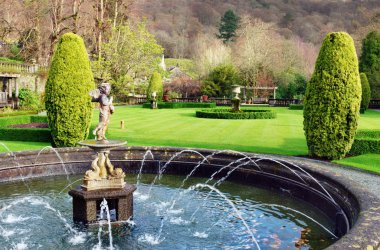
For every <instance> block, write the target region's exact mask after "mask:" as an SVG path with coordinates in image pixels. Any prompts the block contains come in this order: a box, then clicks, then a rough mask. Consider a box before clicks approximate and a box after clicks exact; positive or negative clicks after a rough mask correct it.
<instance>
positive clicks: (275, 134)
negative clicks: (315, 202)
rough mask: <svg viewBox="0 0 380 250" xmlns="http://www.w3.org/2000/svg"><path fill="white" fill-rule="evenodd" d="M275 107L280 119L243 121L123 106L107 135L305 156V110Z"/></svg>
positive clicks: (131, 141) (131, 142) (157, 143)
mask: <svg viewBox="0 0 380 250" xmlns="http://www.w3.org/2000/svg"><path fill="white" fill-rule="evenodd" d="M258 109H260V108H258ZM263 109H268V108H267V107H266V108H263ZM272 109H273V110H275V112H277V114H278V115H277V116H278V117H277V119H273V120H244V121H242V120H216V119H200V118H196V117H195V109H176V110H164V109H158V110H151V109H142V108H137V107H127V108H126V107H120V108H117V109H116V111H115V113H114V115H113V116H112V118H111V119H112V123H111V124H110V126H109V130H108V137H109V138H112V139H120V140H127V141H128V145H146V146H148V145H149V146H150V145H152V146H176V147H196V148H210V149H232V150H239V151H250V152H258V153H272V154H284V155H306V154H307V147H306V141H305V138H304V135H303V129H302V111H288V110H287V108H272ZM97 114H98V113H96V114H95V115H94V120H93V125H95V124H96V122H97V116H98V115H97ZM121 120H125V124H126V125H125V126H126V127H125V129H124V130H122V129H120V125H119V124H120V121H121Z"/></svg>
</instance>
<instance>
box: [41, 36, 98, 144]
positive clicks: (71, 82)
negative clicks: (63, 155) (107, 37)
mask: <svg viewBox="0 0 380 250" xmlns="http://www.w3.org/2000/svg"><path fill="white" fill-rule="evenodd" d="M94 88H95V85H94V78H93V75H92V71H91V68H90V61H89V59H88V55H87V52H86V48H85V46H84V43H83V40H82V38H80V37H79V36H77V35H75V34H72V33H68V34H65V35H63V36H62V38H61V39H60V41H59V43H58V45H57V48H56V51H55V53H54V56H53V59H52V63H51V66H50V70H49V76H48V79H47V82H46V88H45V92H46V97H45V105H46V110H47V116H48V121H49V127H50V129H51V133H52V138H53V141H54V145H56V146H57V147H71V146H75V145H76V143H77V142H78V141H80V140H84V139H85V138H86V137H87V135H88V131H89V127H90V122H91V117H92V104H91V97H90V95H89V92H90V90H92V89H94Z"/></svg>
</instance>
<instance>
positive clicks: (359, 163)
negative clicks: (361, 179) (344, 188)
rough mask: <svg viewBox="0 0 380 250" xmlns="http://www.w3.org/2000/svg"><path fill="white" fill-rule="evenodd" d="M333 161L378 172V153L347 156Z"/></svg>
mask: <svg viewBox="0 0 380 250" xmlns="http://www.w3.org/2000/svg"><path fill="white" fill-rule="evenodd" d="M334 162H335V163H338V164H341V165H346V166H352V167H357V168H361V169H364V170H368V171H372V172H375V173H379V174H380V154H365V155H359V156H356V157H349V158H346V159H343V160H339V161H334Z"/></svg>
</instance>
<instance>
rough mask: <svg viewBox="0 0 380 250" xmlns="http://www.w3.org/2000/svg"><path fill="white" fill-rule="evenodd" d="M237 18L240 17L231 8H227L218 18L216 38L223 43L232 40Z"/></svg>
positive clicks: (237, 23)
mask: <svg viewBox="0 0 380 250" xmlns="http://www.w3.org/2000/svg"><path fill="white" fill-rule="evenodd" d="M239 20H240V18H239V17H238V16H237V15H235V13H234V12H233V11H232V10H227V11H226V12H225V13H224V15H223V17H222V18H221V19H220V23H219V34H218V38H220V39H222V40H223V42H225V43H227V42H231V41H233V40H234V38H235V37H236V30H237V29H238V27H239Z"/></svg>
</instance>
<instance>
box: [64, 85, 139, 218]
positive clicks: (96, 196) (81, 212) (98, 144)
mask: <svg viewBox="0 0 380 250" xmlns="http://www.w3.org/2000/svg"><path fill="white" fill-rule="evenodd" d="M110 91H111V86H110V84H109V83H102V84H100V85H99V87H98V89H95V90H93V91H91V93H90V95H91V96H92V101H93V102H99V104H100V113H99V123H98V125H97V126H96V127H95V129H94V130H93V134H94V135H95V140H85V141H80V142H78V144H79V145H81V146H87V147H89V148H91V149H92V150H93V151H94V152H95V153H96V157H95V159H94V160H93V161H92V163H91V168H92V169H91V170H88V171H86V173H85V175H84V178H83V184H82V185H81V186H79V187H77V188H76V189H73V190H70V191H69V194H70V195H71V196H72V197H73V217H74V221H78V222H83V223H92V222H96V221H97V214H99V211H100V204H101V202H102V201H103V199H106V200H107V202H108V204H109V209H110V210H114V213H113V214H114V217H113V218H111V219H112V220H113V221H126V220H128V219H129V218H130V217H131V216H132V215H133V192H134V191H135V190H136V187H135V186H134V185H130V184H127V183H126V182H125V181H124V177H125V173H124V171H123V170H122V169H121V168H115V167H114V166H113V165H112V163H111V161H110V159H109V154H110V151H111V150H112V149H114V148H118V147H121V146H124V145H125V144H127V142H126V141H116V140H107V138H106V136H105V134H106V130H107V127H108V124H109V120H110V116H111V114H112V113H113V112H114V106H113V105H112V101H113V98H112V96H111V97H110V96H109V95H110ZM100 219H102V218H100Z"/></svg>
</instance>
